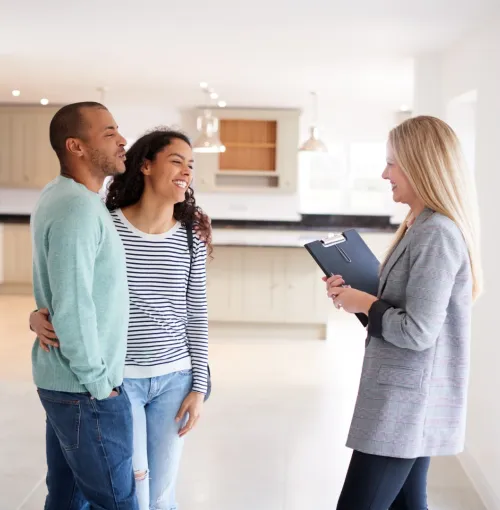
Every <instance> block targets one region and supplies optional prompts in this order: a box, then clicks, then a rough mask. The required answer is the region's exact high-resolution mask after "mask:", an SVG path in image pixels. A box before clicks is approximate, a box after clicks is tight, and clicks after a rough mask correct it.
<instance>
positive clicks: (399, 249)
mask: <svg viewBox="0 0 500 510" xmlns="http://www.w3.org/2000/svg"><path fill="white" fill-rule="evenodd" d="M433 212H434V211H432V210H431V209H428V208H426V209H424V210H423V211H422V213H420V214H419V216H418V217H417V218H416V220H415V223H413V225H412V227H411V228H410V229H409V230H408V231H407V232H406V235H405V236H404V237H403V239H401V241H400V242H399V244H398V245H397V246H396V247H395V248H394V250H392V253H391V254H390V255H389V258H388V259H387V262H386V264H385V265H384V267H383V268H382V272H381V273H380V281H379V286H378V296H377V297H378V298H380V296H381V295H382V293H383V292H384V288H385V284H386V283H387V277H388V276H389V273H390V272H391V269H392V268H393V267H394V264H396V262H397V261H398V260H399V259H400V257H401V255H403V253H404V252H405V250H406V248H407V247H408V244H409V242H410V239H411V236H412V234H413V232H414V231H415V229H418V228H419V226H420V225H421V224H422V223H423V222H424V221H425V220H427V219H428V218H429V217H430V216H431V215H432V214H433Z"/></svg>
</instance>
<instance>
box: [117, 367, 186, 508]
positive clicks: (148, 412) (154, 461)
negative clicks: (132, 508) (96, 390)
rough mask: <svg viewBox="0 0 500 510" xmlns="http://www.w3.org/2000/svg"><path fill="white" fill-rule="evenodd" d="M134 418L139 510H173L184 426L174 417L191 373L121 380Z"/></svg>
mask: <svg viewBox="0 0 500 510" xmlns="http://www.w3.org/2000/svg"><path fill="white" fill-rule="evenodd" d="M123 384H124V386H125V389H126V391H127V395H128V396H129V398H130V402H131V404H132V416H133V419H134V457H133V465H134V471H135V475H136V485H137V498H138V500H139V508H140V510H176V509H177V502H176V497H175V485H176V482H177V473H178V471H179V464H180V460H181V455H182V447H183V445H184V439H181V438H180V437H179V430H180V429H181V428H182V427H183V426H184V425H185V423H186V421H187V420H186V419H184V420H183V422H182V423H176V422H175V417H176V416H177V413H178V412H179V409H180V407H181V404H182V402H183V401H184V399H185V398H186V397H187V395H188V394H189V393H190V391H191V388H192V385H193V376H192V372H191V370H181V371H178V372H174V373H172V374H167V375H163V376H160V377H151V378H144V379H125V380H124V383H123Z"/></svg>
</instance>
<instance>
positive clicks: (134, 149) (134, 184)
mask: <svg viewBox="0 0 500 510" xmlns="http://www.w3.org/2000/svg"><path fill="white" fill-rule="evenodd" d="M173 140H182V141H183V142H186V143H187V144H188V145H189V146H190V147H191V141H190V140H189V138H188V137H187V136H186V135H185V134H184V133H182V132H181V131H175V130H173V129H169V128H164V127H158V128H155V129H154V130H152V131H150V132H148V133H146V134H145V135H143V136H141V138H139V139H138V140H137V141H136V142H135V143H134V144H133V145H132V146H131V147H130V149H129V150H128V151H127V159H126V162H125V172H124V173H123V174H121V175H117V176H115V177H114V178H113V180H112V181H111V183H110V185H109V186H108V193H107V196H106V207H107V208H108V210H110V211H114V210H115V209H120V208H123V207H128V206H130V205H133V204H136V203H137V202H138V201H139V199H140V198H141V196H142V194H143V192H144V174H143V173H142V167H143V165H144V162H145V161H146V160H149V161H154V160H155V158H156V155H157V154H158V153H159V152H160V151H162V150H163V149H164V148H165V147H167V146H168V145H170V144H171V143H172V141H173ZM174 218H175V219H176V220H177V221H180V222H181V224H182V225H183V226H184V227H187V228H189V227H191V228H193V227H196V231H197V232H198V235H199V237H200V238H201V239H203V240H204V242H205V244H206V245H207V248H208V254H209V256H210V255H211V253H212V227H211V225H210V219H209V218H208V216H207V215H206V214H205V213H204V212H203V211H202V209H201V208H200V207H199V206H197V205H196V200H195V197H194V190H193V188H191V186H189V187H188V188H187V190H186V194H185V200H184V202H179V203H178V204H175V206H174Z"/></svg>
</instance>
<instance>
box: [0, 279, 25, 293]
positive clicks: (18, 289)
mask: <svg viewBox="0 0 500 510" xmlns="http://www.w3.org/2000/svg"><path fill="white" fill-rule="evenodd" d="M0 295H2V296H31V295H33V285H32V284H31V283H5V282H4V283H1V284H0Z"/></svg>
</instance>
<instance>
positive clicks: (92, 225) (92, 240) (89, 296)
mask: <svg viewBox="0 0 500 510" xmlns="http://www.w3.org/2000/svg"><path fill="white" fill-rule="evenodd" d="M100 237H101V225H100V223H99V218H98V217H97V216H96V215H94V214H92V211H89V209H88V208H87V207H85V204H78V205H76V206H75V207H73V208H72V209H71V210H70V211H68V213H67V214H66V215H64V216H63V217H61V218H60V219H59V220H58V221H56V222H54V224H53V225H52V226H51V228H50V230H49V232H48V238H47V243H48V252H47V259H48V260H47V265H48V276H49V282H50V288H51V293H52V303H51V306H52V322H53V324H54V329H55V331H56V332H57V336H58V338H59V343H60V352H61V354H62V355H63V356H64V357H65V358H66V359H67V360H68V362H69V366H70V369H71V370H72V372H73V373H74V374H75V376H76V377H77V378H78V380H79V382H80V384H82V385H84V386H85V387H86V388H87V390H88V391H89V393H90V394H91V395H92V396H94V397H95V398H97V399H100V400H101V399H104V398H107V397H108V396H109V394H110V393H111V391H112V390H113V386H112V384H111V383H110V380H109V378H108V371H107V368H106V364H105V363H104V361H103V358H102V355H101V349H100V345H99V337H98V331H97V319H96V310H95V304H94V300H93V284H94V264H95V260H96V257H97V253H98V250H99V244H100Z"/></svg>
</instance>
